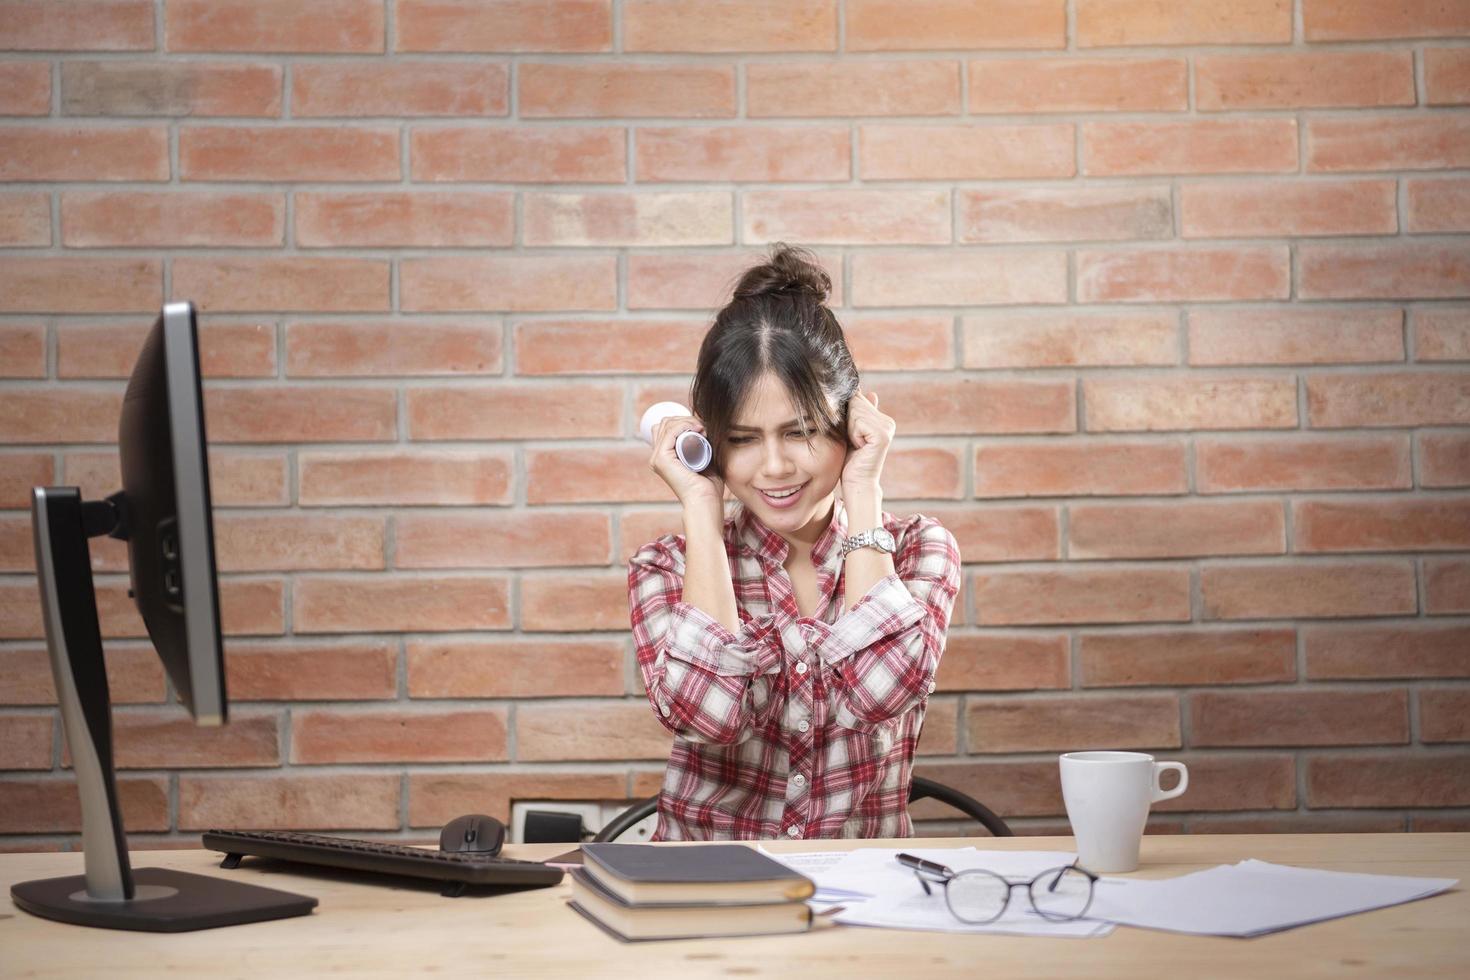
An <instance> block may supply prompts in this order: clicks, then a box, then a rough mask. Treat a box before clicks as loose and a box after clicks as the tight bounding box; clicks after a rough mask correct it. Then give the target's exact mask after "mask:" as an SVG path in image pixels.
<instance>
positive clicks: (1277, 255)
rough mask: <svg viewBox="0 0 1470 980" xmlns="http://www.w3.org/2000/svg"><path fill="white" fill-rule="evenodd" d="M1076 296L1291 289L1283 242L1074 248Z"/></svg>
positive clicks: (1218, 296) (1129, 298)
mask: <svg viewBox="0 0 1470 980" xmlns="http://www.w3.org/2000/svg"><path fill="white" fill-rule="evenodd" d="M1076 263H1077V298H1078V300H1079V301H1081V302H1091V303H1119V302H1122V303H1160V302H1163V303H1169V302H1200V301H1205V302H1208V301H1215V300H1250V299H1276V300H1284V299H1287V298H1288V297H1289V296H1290V293H1291V255H1290V253H1289V252H1288V250H1287V249H1286V247H1285V246H1280V245H1262V246H1236V247H1227V246H1220V247H1216V248H1202V247H1193V248H1189V249H1160V248H1152V249H1116V250H1112V249H1110V250H1102V249H1079V250H1078V251H1077V257H1076Z"/></svg>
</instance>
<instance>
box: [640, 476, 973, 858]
mask: <svg viewBox="0 0 1470 980" xmlns="http://www.w3.org/2000/svg"><path fill="white" fill-rule="evenodd" d="M883 525H884V526H885V527H886V528H888V530H889V531H891V532H893V536H894V538H895V540H896V541H897V542H898V552H897V554H895V555H894V570H895V574H893V575H889V576H887V577H885V578H883V579H881V580H880V581H879V582H878V583H877V584H876V585H874V586H873V587H872V589H870V590H869V591H868V593H867V594H866V595H864V596H863V597H862V599H861V601H859V602H858V603H857V604H856V605H854V606H853V607H852V608H851V609H850V610H849V611H847V612H846V613H843V612H842V608H841V607H842V598H841V597H842V586H843V579H844V575H843V572H844V564H845V562H844V560H843V557H842V542H843V540H844V539H845V538H846V537H847V514H846V511H845V509H844V508H843V506H842V503H841V501H838V502H837V506H836V508H835V510H834V512H833V517H832V523H831V525H830V526H829V527H828V528H827V530H826V531H825V532H823V534H822V536H821V537H820V538H819V539H818V540H817V542H816V544H815V545H814V546H813V548H812V554H811V560H812V563H813V565H815V566H816V570H817V583H818V586H819V589H820V597H819V599H818V603H817V611H816V614H815V615H814V616H802V615H801V614H800V612H799V611H798V610H797V607H796V598H795V594H794V592H793V590H792V584H791V579H790V577H789V576H788V575H787V573H786V570H785V568H784V567H783V562H784V561H785V560H786V557H787V552H788V546H787V544H786V541H785V540H784V539H783V538H782V537H781V536H780V535H779V534H777V533H775V532H774V531H772V530H771V529H770V528H768V527H766V526H765V524H764V523H762V522H761V521H760V520H759V518H757V517H756V516H755V515H754V514H751V513H750V512H749V511H746V510H744V509H743V508H742V509H741V512H740V513H739V514H738V515H737V516H736V517H733V518H730V519H727V520H726V521H725V528H724V539H725V552H726V555H727V557H728V558H729V562H730V576H731V580H732V582H733V584H734V587H735V602H736V606H737V607H738V609H739V613H740V631H739V633H738V634H736V633H731V632H730V631H729V630H728V629H726V628H725V627H724V626H723V625H721V624H720V623H719V622H718V621H717V620H715V619H714V618H713V617H711V616H710V615H708V614H707V613H705V612H704V611H702V610H700V609H697V608H695V607H694V606H691V605H689V604H687V603H685V602H683V601H682V596H683V587H684V568H685V564H684V546H685V539H684V536H683V535H681V534H668V535H664V536H663V537H661V538H659V539H658V540H656V541H653V542H651V543H650V544H647V545H645V546H644V547H643V548H642V549H640V550H639V551H638V553H637V554H636V555H634V556H633V558H632V560H631V562H630V565H629V570H628V594H629V603H630V605H631V607H632V622H633V640H634V643H635V645H636V647H637V654H638V669H639V670H640V671H641V673H642V675H643V683H644V686H645V688H646V689H647V693H648V700H649V702H650V703H651V704H652V705H653V710H654V714H655V715H656V716H657V717H658V718H659V720H660V721H661V722H662V723H663V725H664V727H666V728H667V729H668V730H669V731H670V732H672V733H673V734H674V736H675V739H674V746H673V751H672V754H671V755H670V758H669V764H668V769H667V770H666V772H665V774H664V783H663V790H662V792H661V793H660V794H659V800H658V815H659V819H658V828H657V830H656V831H655V835H654V836H655V839H657V840H725V839H757V838H765V839H769V838H775V837H787V838H792V839H795V838H823V837H906V836H909V835H910V834H911V833H912V824H911V823H910V821H909V816H908V805H907V804H908V793H909V785H910V782H911V780H912V778H913V758H914V747H915V745H916V743H917V742H918V738H919V729H920V727H921V726H922V724H923V721H924V710H925V708H926V706H927V704H928V697H929V694H930V693H931V692H932V691H933V690H934V672H935V670H936V669H937V668H938V666H939V658H940V656H941V655H942V654H943V652H944V641H945V634H946V631H947V629H948V627H949V617H950V611H951V610H952V608H953V607H954V601H955V596H956V595H957V594H958V593H959V588H960V554H959V548H958V546H957V545H956V544H955V540H954V536H953V535H952V534H950V533H949V531H947V530H945V528H944V527H943V526H942V525H940V524H939V522H938V521H936V520H934V519H933V518H931V517H925V516H923V515H914V516H913V517H909V518H906V519H895V518H894V517H893V515H891V514H888V513H884V514H883Z"/></svg>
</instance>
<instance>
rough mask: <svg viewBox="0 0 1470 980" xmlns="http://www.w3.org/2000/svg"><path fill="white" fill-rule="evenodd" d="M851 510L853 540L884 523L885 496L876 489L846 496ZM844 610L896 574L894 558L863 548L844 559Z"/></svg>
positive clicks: (849, 514)
mask: <svg viewBox="0 0 1470 980" xmlns="http://www.w3.org/2000/svg"><path fill="white" fill-rule="evenodd" d="M842 504H843V506H844V507H845V508H846V509H847V533H848V536H849V537H851V536H852V535H854V534H860V533H862V532H863V531H867V530H869V529H870V528H875V527H881V526H882V524H883V493H882V491H881V490H873V491H869V492H863V493H853V494H851V495H850V496H849V495H848V494H847V493H844V494H843V501H842ZM843 562H844V565H843V585H842V611H843V612H847V611H848V610H849V609H851V608H852V607H853V606H855V605H857V604H858V600H860V599H862V597H863V596H865V595H867V594H868V591H869V590H870V589H872V588H873V586H875V585H877V584H878V583H879V582H881V581H882V580H883V579H884V578H885V577H887V576H889V575H892V574H893V571H894V569H893V556H892V555H890V554H888V553H887V552H885V551H879V550H878V549H877V548H859V549H857V550H856V551H850V552H848V553H847V557H846V558H844V559H843Z"/></svg>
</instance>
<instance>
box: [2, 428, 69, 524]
mask: <svg viewBox="0 0 1470 980" xmlns="http://www.w3.org/2000/svg"><path fill="white" fill-rule="evenodd" d="M5 441H6V442H10V441H11V440H10V439H8V438H7V439H6V440H5ZM55 479H56V468H55V465H54V464H53V463H52V460H51V453H49V452H48V453H25V452H4V453H0V507H4V508H16V509H20V508H29V507H30V506H31V487H34V486H45V485H50V484H51V483H52V482H54V481H55Z"/></svg>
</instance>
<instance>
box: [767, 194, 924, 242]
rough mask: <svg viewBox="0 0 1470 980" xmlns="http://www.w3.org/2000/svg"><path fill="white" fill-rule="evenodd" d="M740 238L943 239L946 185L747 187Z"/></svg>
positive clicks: (777, 239) (865, 240) (786, 239)
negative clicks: (902, 187)
mask: <svg viewBox="0 0 1470 980" xmlns="http://www.w3.org/2000/svg"><path fill="white" fill-rule="evenodd" d="M741 212H742V214H743V216H744V231H743V233H742V241H745V242H747V243H762V242H775V241H799V242H803V243H805V244H809V245H810V244H845V243H854V244H874V245H882V244H912V245H933V244H947V243H948V242H949V241H950V203H949V192H948V191H945V190H914V191H910V190H902V191H887V190H827V191H781V190H774V191H755V190H753V191H747V192H746V193H745V196H744V201H743V203H742V206H741Z"/></svg>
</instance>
